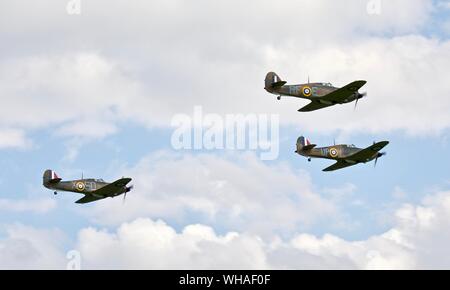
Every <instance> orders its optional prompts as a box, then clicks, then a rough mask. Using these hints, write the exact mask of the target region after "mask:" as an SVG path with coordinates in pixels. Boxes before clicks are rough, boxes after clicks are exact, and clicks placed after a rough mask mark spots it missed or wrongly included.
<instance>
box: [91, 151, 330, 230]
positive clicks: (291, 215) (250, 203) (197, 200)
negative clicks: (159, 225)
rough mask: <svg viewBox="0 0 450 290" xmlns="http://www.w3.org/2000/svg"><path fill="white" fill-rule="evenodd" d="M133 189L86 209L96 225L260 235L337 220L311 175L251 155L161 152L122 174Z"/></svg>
mask: <svg viewBox="0 0 450 290" xmlns="http://www.w3.org/2000/svg"><path fill="white" fill-rule="evenodd" d="M120 171H121V172H123V173H124V174H126V175H127V176H132V177H133V179H134V181H133V182H132V183H134V185H135V187H134V189H133V190H132V191H131V192H130V193H129V194H128V196H127V199H126V203H125V205H123V204H122V202H121V200H118V199H120V198H121V197H119V198H116V199H107V200H104V201H103V202H102V203H97V204H95V205H94V206H93V208H87V209H86V210H85V214H87V215H89V216H90V217H91V219H92V220H93V221H95V222H97V223H100V224H118V223H121V222H123V221H124V220H132V219H134V218H137V217H141V216H147V217H151V218H164V219H169V220H174V221H177V222H179V223H181V224H187V223H190V222H191V220H192V219H193V220H195V221H200V222H207V223H209V222H214V223H215V224H216V225H218V224H221V225H222V226H225V227H227V228H230V227H231V228H236V229H246V230H247V231H249V232H255V233H259V234H263V235H264V234H272V232H273V231H275V232H279V233H286V232H292V231H293V230H294V229H296V228H298V227H299V226H300V227H305V228H307V227H310V226H312V225H314V224H315V223H317V222H320V221H325V220H327V219H329V218H330V217H336V216H339V210H338V208H337V207H336V205H335V204H334V203H333V202H331V201H329V200H327V199H325V198H323V197H321V196H320V195H319V194H318V193H316V192H314V190H313V186H312V184H311V181H310V178H309V175H308V174H307V173H306V172H304V171H302V170H298V171H296V170H293V169H292V168H290V167H289V166H288V165H287V164H284V163H278V164H275V165H273V166H268V165H267V164H265V163H264V162H262V161H260V160H258V159H257V158H256V157H255V155H254V154H240V153H236V154H230V155H229V156H228V157H218V156H215V155H211V154H207V155H206V154H200V155H195V156H192V155H178V154H174V153H167V152H159V153H154V154H152V155H149V156H147V157H145V158H143V159H142V160H141V161H140V162H139V163H138V164H137V165H136V166H135V167H132V168H122V169H121V170H120Z"/></svg>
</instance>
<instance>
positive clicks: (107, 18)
mask: <svg viewBox="0 0 450 290" xmlns="http://www.w3.org/2000/svg"><path fill="white" fill-rule="evenodd" d="M70 2H72V3H73V2H76V3H75V6H71V5H69V9H68V4H71V3H70ZM77 4H81V5H80V6H77ZM0 43H1V45H0V98H1V101H2V104H1V106H0V165H1V166H0V185H1V190H0V268H8V269H9V268H37V269H41V268H44V269H48V268H50V269H65V268H66V267H67V265H68V263H69V262H70V258H71V257H72V254H73V253H79V256H80V257H81V260H80V261H81V267H82V268H83V269H94V268H102V269H103V268H113V269H117V268H119V269H121V268H132V269H133V268H145V269H167V268H169V269H172V268H182V269H199V268H200V269H203V268H206V269H210V268H212V269H223V268H226V269H228V268H239V269H329V268H331V269H342V268H344V269H386V268H387V269H424V268H425V269H428V268H446V269H449V268H450V250H449V249H448V244H449V243H450V234H449V233H450V171H449V164H450V138H449V137H450V85H449V82H448V80H449V79H450V1H447V0H435V1H431V0H390V1H385V0H380V1H377V0H345V1H331V0H329V1H325V0H323V1H317V0H315V1H308V0H304V1H299V0H295V1H294V0H293V1H268V0H248V1H237V0H236V1H235V0H231V1H230V0H229V1H207V0H194V1H181V0H164V1H162V0H161V1H160V0H152V1H122V0H118V1H106V0H89V1H86V0H80V1H74V0H72V1H69V0H67V1H60V0H39V1H31V0H29V1H26V0H14V1H13V0H6V1H1V2H0ZM268 71H275V72H277V73H278V74H279V75H280V77H281V78H283V79H285V80H286V81H288V83H302V82H306V80H307V78H308V76H309V77H310V79H311V81H326V82H331V83H333V84H334V85H335V86H343V85H345V84H347V83H349V82H351V81H353V80H356V79H365V80H367V81H368V83H367V85H366V86H365V87H364V88H363V91H367V92H368V97H367V98H364V99H362V100H360V102H359V103H358V107H357V109H356V110H354V109H353V107H354V106H353V104H347V105H342V106H335V107H333V108H327V109H324V110H321V111H317V112H314V113H306V114H300V113H298V112H297V110H298V109H299V108H300V107H302V106H303V105H305V104H306V102H305V101H304V100H299V99H289V98H285V99H282V100H281V101H277V100H276V98H275V96H273V95H269V94H268V93H267V92H266V91H264V90H263V86H264V77H265V74H266V73H267V72H268ZM196 106H201V108H202V111H203V112H204V113H205V114H215V115H216V116H219V118H220V117H222V118H224V117H225V116H226V115H227V114H243V115H262V114H266V115H267V114H273V115H276V116H278V118H279V122H280V127H279V142H280V143H279V156H278V158H276V159H275V160H261V158H260V154H259V153H260V152H258V150H252V149H250V148H247V149H244V150H231V149H228V150H220V149H218V150H207V149H204V150H176V149H175V148H174V147H173V146H172V144H171V136H172V134H173V132H174V127H173V126H172V119H173V118H174V116H177V115H179V114H185V115H188V116H192V115H193V114H194V108H195V107H196ZM300 135H305V136H307V137H308V138H309V139H310V140H311V141H312V142H314V143H317V144H319V145H328V144H330V143H332V142H333V141H334V140H335V141H336V143H353V144H355V145H358V146H360V147H364V146H368V145H370V144H371V143H372V142H373V141H381V140H389V141H390V144H389V145H388V146H387V147H386V151H387V155H386V156H385V157H383V158H381V159H380V160H379V161H378V164H377V167H376V168H374V167H373V164H372V163H371V164H366V165H358V166H354V167H351V168H347V169H344V170H342V171H337V172H332V173H324V172H322V171H321V169H323V168H324V167H326V166H328V165H330V161H326V160H313V162H311V163H309V162H307V160H306V159H305V158H303V157H300V156H298V155H296V154H294V150H295V142H296V139H297V137H298V136H300ZM47 168H51V169H53V170H55V171H56V172H57V173H58V174H59V175H60V176H61V177H62V178H63V179H75V178H79V177H80V176H81V174H82V173H83V174H84V176H85V177H96V178H104V179H105V180H110V181H113V180H115V179H117V178H120V177H121V176H130V177H132V178H133V182H132V183H133V184H134V186H135V188H134V190H133V191H132V192H130V193H129V194H128V196H127V199H126V202H125V203H123V202H122V198H121V197H118V198H114V199H106V200H102V201H100V202H97V203H94V204H89V205H82V206H80V205H78V204H74V201H75V200H77V199H78V198H80V196H77V194H75V193H60V194H58V195H57V196H54V195H53V193H52V191H50V190H47V189H46V188H44V187H43V186H42V173H43V171H44V170H45V169H47ZM71 253H72V254H71ZM68 257H69V258H68Z"/></svg>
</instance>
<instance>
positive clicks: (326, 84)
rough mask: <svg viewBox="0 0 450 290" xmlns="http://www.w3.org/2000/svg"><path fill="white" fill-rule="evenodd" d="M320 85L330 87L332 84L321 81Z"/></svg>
mask: <svg viewBox="0 0 450 290" xmlns="http://www.w3.org/2000/svg"><path fill="white" fill-rule="evenodd" d="M322 86H325V87H332V86H333V85H332V84H331V83H322Z"/></svg>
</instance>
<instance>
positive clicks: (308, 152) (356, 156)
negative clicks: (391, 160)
mask: <svg viewBox="0 0 450 290" xmlns="http://www.w3.org/2000/svg"><path fill="white" fill-rule="evenodd" d="M388 144H389V141H381V142H377V143H375V142H374V143H373V144H372V145H371V146H369V147H367V148H364V149H362V148H357V147H355V145H333V146H327V147H321V148H316V146H317V145H316V144H311V142H309V140H308V139H306V138H305V137H303V136H300V137H299V138H298V139H297V150H295V153H298V154H300V155H302V156H305V157H307V158H308V161H311V158H324V159H331V160H336V161H337V162H336V163H334V164H333V165H331V166H329V167H327V168H325V169H323V171H334V170H337V169H341V168H345V167H348V166H352V165H356V164H358V163H366V162H369V161H372V160H374V159H375V164H374V165H375V166H376V164H377V161H378V158H380V157H382V156H384V155H386V152H380V150H381V149H383V148H384V147H385V146H386V145H388Z"/></svg>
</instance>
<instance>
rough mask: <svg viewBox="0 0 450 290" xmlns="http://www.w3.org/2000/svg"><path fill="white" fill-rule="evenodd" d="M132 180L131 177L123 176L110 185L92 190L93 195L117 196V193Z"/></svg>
mask: <svg viewBox="0 0 450 290" xmlns="http://www.w3.org/2000/svg"><path fill="white" fill-rule="evenodd" d="M130 181H131V178H121V179H118V180H116V181H114V182H112V183H110V184H108V185H105V186H103V187H102V188H99V189H97V190H96V191H94V192H92V194H93V195H98V196H103V197H108V196H115V195H116V193H119V192H120V191H122V190H123V187H124V186H126V185H127V184H128V183H129V182H130Z"/></svg>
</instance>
